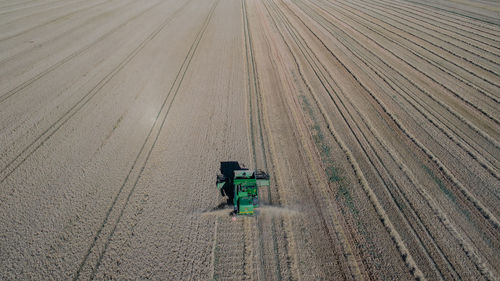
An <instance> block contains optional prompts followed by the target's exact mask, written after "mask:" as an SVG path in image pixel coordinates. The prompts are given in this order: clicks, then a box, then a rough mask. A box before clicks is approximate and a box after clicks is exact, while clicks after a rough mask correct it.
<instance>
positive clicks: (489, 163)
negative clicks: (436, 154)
mask: <svg viewBox="0 0 500 281" xmlns="http://www.w3.org/2000/svg"><path fill="white" fill-rule="evenodd" d="M327 13H328V12H327ZM328 15H330V16H331V17H334V18H336V17H335V16H333V15H332V14H331V13H328ZM338 20H341V19H338ZM342 22H344V23H345V21H342ZM345 24H347V23H345ZM347 25H348V26H350V27H351V28H353V29H354V27H353V26H351V25H349V24H347ZM345 34H347V33H345ZM361 34H362V33H361ZM364 36H365V37H367V36H366V35H364ZM349 37H350V36H349ZM367 38H368V37H367ZM351 39H352V40H355V39H354V38H352V37H351ZM372 41H373V40H372ZM373 42H375V41H373ZM375 43H376V44H377V45H378V46H379V47H381V48H383V49H384V50H386V51H388V52H390V53H391V54H394V53H393V52H392V51H390V50H388V49H387V48H386V47H384V46H382V45H381V44H379V43H377V42H375ZM364 49H365V50H366V51H368V52H369V53H371V56H369V57H367V58H364V59H361V58H360V60H363V61H365V63H367V62H368V61H371V60H372V59H371V58H377V60H378V61H379V64H382V65H386V67H388V68H389V69H391V70H392V71H394V73H395V75H399V74H398V72H397V71H396V70H395V69H394V68H392V67H391V66H390V65H388V64H387V63H386V62H385V61H384V60H382V59H381V58H379V57H378V56H377V55H376V54H374V53H373V52H371V51H370V50H368V49H367V48H364ZM354 53H356V52H354ZM394 55H395V54H394ZM356 56H358V55H356ZM398 58H399V57H398ZM400 59H401V58H400ZM373 66H374V67H377V66H378V64H377V63H373ZM387 78H388V79H390V80H391V78H390V77H387ZM401 78H402V79H404V80H406V81H408V82H409V83H410V84H411V85H413V86H414V87H415V88H417V89H418V90H419V91H421V92H422V93H424V94H425V95H426V96H428V97H429V98H430V99H431V100H433V101H435V102H436V103H438V104H439V105H441V106H442V107H444V108H445V109H446V110H447V111H448V112H450V113H451V114H452V115H453V116H454V117H456V118H458V119H459V120H460V121H465V119H464V118H463V117H460V116H459V115H458V114H456V113H454V112H453V111H452V109H450V108H449V106H447V105H445V104H443V103H442V102H440V101H439V100H437V99H435V98H433V97H432V95H431V94H430V93H428V92H427V91H425V90H424V89H421V88H420V87H419V86H418V85H416V84H415V83H414V82H412V81H410V80H409V79H408V78H407V77H405V76H401ZM393 83H396V82H395V81H393ZM396 84H397V83H396ZM400 87H401V86H400ZM401 89H402V88H401ZM403 92H404V90H403ZM397 93H399V94H401V92H400V91H398V92H397ZM401 96H402V95H401ZM408 96H409V98H410V99H412V100H415V98H414V97H412V96H411V95H410V94H408ZM402 97H403V98H404V99H405V100H407V101H408V102H410V103H411V104H412V105H414V102H411V101H409V100H408V98H406V97H404V96H402ZM415 102H417V103H418V101H416V100H415ZM414 107H415V109H416V110H417V111H419V112H421V113H422V115H423V116H424V117H425V118H426V119H428V120H429V121H430V122H431V123H432V124H433V125H436V127H437V128H438V129H439V130H440V131H441V132H443V134H445V135H446V136H447V137H448V138H449V139H450V140H452V141H453V142H455V143H456V144H457V145H458V146H459V147H460V148H462V149H463V150H464V151H466V153H467V154H468V155H470V156H471V157H472V158H473V159H474V160H476V161H478V162H479V164H480V165H481V167H483V168H484V169H486V170H487V171H488V172H489V173H490V175H492V176H493V177H495V178H496V179H500V176H499V175H498V172H497V171H496V167H498V165H497V164H496V163H497V161H496V159H495V157H494V156H493V155H492V154H490V155H491V156H492V157H493V158H492V159H491V160H486V159H483V156H482V155H481V154H480V153H479V152H477V153H476V152H475V151H473V148H474V146H472V145H471V144H469V143H468V142H467V141H466V140H465V139H464V138H463V136H462V140H463V142H465V143H466V145H464V144H463V143H462V141H461V140H459V139H457V138H456V137H454V136H452V134H453V133H455V134H456V131H454V130H453V129H451V128H450V127H449V126H447V125H444V126H445V127H446V128H447V129H448V130H447V131H445V128H443V126H441V125H438V123H440V121H439V120H440V118H431V117H429V116H428V114H424V113H423V112H422V109H421V108H419V107H418V106H415V105H414ZM423 108H426V107H423ZM438 114H439V113H438ZM431 115H432V114H431ZM444 120H447V118H444ZM471 129H472V130H473V131H474V132H477V133H479V132H478V131H479V129H478V128H475V127H471ZM464 134H465V133H464ZM480 135H486V134H485V133H482V134H481V133H480ZM488 140H489V139H488ZM472 141H474V140H472ZM476 143H477V141H476ZM492 143H493V144H494V145H495V147H496V148H498V145H497V144H496V142H495V141H493V142H492ZM477 144H478V146H479V147H481V145H480V144H479V143H477ZM487 153H491V152H488V151H487ZM493 162H495V163H493Z"/></svg>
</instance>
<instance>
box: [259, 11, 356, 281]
mask: <svg viewBox="0 0 500 281" xmlns="http://www.w3.org/2000/svg"><path fill="white" fill-rule="evenodd" d="M268 5H269V7H268V6H266V9H267V10H268V13H269V14H270V15H271V12H270V10H269V9H271V8H270V7H271V5H272V6H274V9H273V10H274V11H275V15H277V17H276V18H277V19H279V20H280V21H281V23H283V24H284V25H285V28H287V30H288V32H289V33H290V34H291V35H292V36H293V34H292V31H291V30H290V28H292V25H291V24H290V22H288V20H287V19H286V18H285V16H284V15H283V13H282V11H281V10H280V9H279V8H278V7H277V5H276V4H275V3H274V1H269V3H268ZM271 18H272V20H273V22H274V25H275V27H276V29H277V30H278V32H279V33H280V36H281V38H282V40H283V42H284V43H285V44H286V46H287V48H288V50H289V52H290V54H292V57H293V59H294V62H295V65H296V66H297V68H299V66H298V62H297V60H296V58H295V56H293V51H292V49H291V47H290V45H289V43H288V42H287V41H286V39H285V37H284V35H283V33H282V31H281V29H280V28H279V27H278V24H277V22H276V21H275V17H271ZM294 43H295V44H299V43H298V41H297V40H296V38H295V40H294ZM299 73H300V76H301V79H302V80H303V81H304V82H305V80H304V77H303V75H302V73H301V71H300V70H299ZM305 84H306V85H307V83H305ZM309 90H310V89H309ZM302 134H303V132H302ZM309 157H313V156H312V155H310V156H309ZM323 192H326V193H327V191H325V190H323ZM313 193H314V192H313ZM313 200H314V201H315V203H316V204H314V205H315V206H316V207H319V206H321V205H323V204H321V203H320V202H319V201H320V200H319V198H318V195H317V194H315V193H314V196H313ZM328 207H329V208H328V210H329V211H330V212H329V214H331V215H332V216H333V217H334V218H333V229H334V232H335V234H333V233H331V231H330V229H329V227H328V223H327V221H328V219H327V218H326V217H325V214H324V212H322V211H321V210H320V209H318V210H317V213H318V214H319V217H320V218H321V221H322V224H323V228H324V229H325V230H326V233H327V234H328V237H329V238H330V243H331V244H332V245H335V242H334V240H336V239H338V240H339V241H340V242H341V244H342V245H341V247H342V249H343V252H344V258H345V259H346V262H347V265H348V268H349V271H350V274H351V277H350V278H352V279H354V280H358V279H359V278H360V277H361V276H362V274H361V270H360V268H359V265H358V263H357V261H356V258H355V257H354V254H353V251H352V245H350V243H349V242H348V239H347V236H346V234H345V232H344V230H343V226H342V225H341V224H340V223H339V217H340V215H339V214H338V210H336V209H334V208H333V209H332V207H331V206H328ZM334 237H337V238H334ZM336 254H337V257H338V258H337V263H338V262H340V260H342V259H343V258H341V257H340V256H339V253H336ZM338 266H339V268H342V266H341V265H340V264H338ZM342 274H344V279H345V280H347V279H350V278H348V277H347V275H345V272H343V271H342Z"/></svg>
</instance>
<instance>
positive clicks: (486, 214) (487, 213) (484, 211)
mask: <svg viewBox="0 0 500 281" xmlns="http://www.w3.org/2000/svg"><path fill="white" fill-rule="evenodd" d="M306 27H307V26H306ZM308 29H309V28H308ZM309 31H310V32H311V33H312V34H313V35H314V36H315V37H316V38H317V39H318V40H319V41H320V42H322V41H321V39H320V38H319V37H318V36H317V35H316V34H315V33H314V32H313V31H312V30H311V29H309ZM322 44H323V46H325V49H327V50H328V51H329V53H330V54H331V55H332V56H334V57H335V55H334V54H333V53H332V51H331V50H330V49H328V47H327V46H326V45H325V44H324V43H322ZM351 53H352V55H353V56H357V55H356V53H354V52H351ZM358 59H360V60H361V61H363V59H361V58H359V57H358ZM337 60H338V59H337ZM368 67H370V66H368ZM344 68H346V69H347V70H348V71H349V72H351V73H352V71H350V70H349V68H347V67H346V66H345V65H344ZM352 75H353V74H352ZM353 77H355V75H353ZM355 78H356V77H355ZM356 80H358V81H359V79H357V78H356ZM359 84H360V85H361V86H362V87H363V88H365V90H366V91H367V92H368V93H369V94H370V95H371V96H373V98H374V99H375V100H376V101H377V103H379V104H380V105H381V106H382V108H384V111H385V112H387V113H388V114H389V115H390V116H391V119H394V121H395V122H396V123H397V124H398V127H399V128H400V129H401V130H402V131H404V132H405V134H407V135H408V138H409V139H410V140H412V141H413V142H415V144H417V146H418V147H419V148H420V149H421V150H422V151H424V152H425V153H426V154H427V156H428V157H429V159H431V160H432V161H433V162H434V163H435V164H437V165H438V167H439V168H440V169H441V170H442V171H443V172H444V173H445V175H446V176H447V177H448V179H449V180H450V181H452V182H453V183H454V184H455V185H456V186H458V187H459V190H460V191H461V192H462V193H463V194H464V195H465V196H466V198H467V199H469V200H471V201H472V202H473V204H474V206H475V207H477V208H478V209H479V210H480V212H481V213H482V214H483V215H484V217H485V218H486V219H487V220H489V221H490V222H491V223H492V224H493V226H494V227H495V228H498V226H499V224H498V220H497V219H496V217H495V216H494V215H493V213H492V212H491V211H489V210H488V209H487V208H486V207H485V206H484V205H483V204H482V203H480V201H478V200H477V199H476V198H475V197H474V196H473V195H472V194H471V193H470V191H468V189H466V188H465V187H464V186H463V185H462V184H461V183H460V182H459V181H458V180H457V179H456V178H455V177H454V176H453V174H451V173H450V171H449V170H448V169H447V168H446V167H445V166H444V165H443V164H442V163H441V161H440V160H439V159H438V158H437V157H435V156H434V154H432V152H430V151H429V150H428V149H427V148H426V147H425V146H423V144H421V143H420V142H419V141H418V140H417V139H416V138H415V137H414V136H413V135H411V134H410V133H409V132H408V130H407V129H406V128H405V127H404V126H403V125H402V124H401V123H400V121H399V120H397V119H396V118H394V116H393V115H392V114H390V111H388V110H387V108H386V107H385V106H383V105H382V103H381V102H380V101H379V100H378V99H377V98H376V97H375V96H374V95H372V94H371V92H370V91H369V90H367V89H366V87H365V86H364V84H362V83H361V82H359ZM389 86H390V85H389Z"/></svg>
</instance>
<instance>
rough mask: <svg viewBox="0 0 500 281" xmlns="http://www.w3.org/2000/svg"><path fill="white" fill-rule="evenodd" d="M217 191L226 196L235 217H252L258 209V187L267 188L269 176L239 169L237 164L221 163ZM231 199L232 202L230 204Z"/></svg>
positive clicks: (258, 171)
mask: <svg viewBox="0 0 500 281" xmlns="http://www.w3.org/2000/svg"><path fill="white" fill-rule="evenodd" d="M221 173H222V174H220V175H217V189H219V190H220V191H221V194H222V195H226V196H228V204H233V205H234V214H235V215H250V216H251V215H253V214H254V213H255V208H257V207H259V187H261V186H269V175H268V174H267V173H265V172H264V171H261V170H248V169H245V168H241V167H240V166H239V164H238V162H221ZM231 199H232V202H231Z"/></svg>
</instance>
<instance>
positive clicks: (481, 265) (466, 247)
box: [311, 31, 495, 280]
mask: <svg viewBox="0 0 500 281" xmlns="http://www.w3.org/2000/svg"><path fill="white" fill-rule="evenodd" d="M311 32H312V31H311ZM318 40H320V39H319V38H318ZM344 67H345V66H344ZM361 86H363V88H364V85H362V84H361ZM365 90H366V91H368V89H366V88H365ZM368 93H369V94H370V95H372V94H371V93H370V92H369V91H368ZM377 103H379V102H378V101H377ZM384 111H386V109H384ZM386 112H387V111H386ZM391 119H393V120H394V121H395V122H397V120H396V119H394V117H393V116H391ZM329 123H330V127H333V124H332V123H331V122H329ZM398 127H399V126H398ZM400 128H401V127H400ZM405 133H406V132H405ZM408 136H409V137H410V138H411V136H410V135H408ZM411 140H412V141H414V139H411ZM431 160H434V159H431ZM440 168H441V167H440ZM444 221H445V225H446V223H448V222H449V221H447V220H446V217H445V218H444ZM446 226H447V229H451V231H452V233H453V236H454V237H455V238H456V239H457V240H459V241H462V242H461V243H460V246H461V247H462V249H463V250H464V252H465V253H466V254H467V255H468V256H469V257H470V258H471V259H473V260H474V263H475V265H476V267H477V268H478V270H479V272H480V273H481V274H482V275H483V276H484V277H485V278H487V279H489V280H494V278H495V277H494V274H493V273H492V271H491V270H489V269H488V268H485V265H484V263H483V262H482V260H481V259H480V258H479V256H478V254H477V252H476V251H475V250H474V249H473V247H472V246H471V245H470V244H469V243H467V242H466V241H465V240H464V239H463V237H461V235H460V234H459V233H458V232H457V231H456V229H454V228H450V227H449V225H446Z"/></svg>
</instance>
